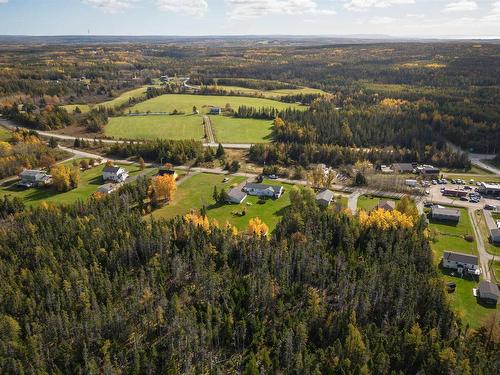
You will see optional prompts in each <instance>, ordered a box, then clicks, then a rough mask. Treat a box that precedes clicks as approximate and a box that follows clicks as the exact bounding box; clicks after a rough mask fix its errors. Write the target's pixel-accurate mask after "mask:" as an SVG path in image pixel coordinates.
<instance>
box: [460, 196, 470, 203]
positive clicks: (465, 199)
mask: <svg viewBox="0 0 500 375" xmlns="http://www.w3.org/2000/svg"><path fill="white" fill-rule="evenodd" d="M460 200H461V201H464V202H468V201H469V200H468V199H467V197H460Z"/></svg>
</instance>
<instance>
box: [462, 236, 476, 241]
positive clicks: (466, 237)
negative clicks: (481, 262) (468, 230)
mask: <svg viewBox="0 0 500 375" xmlns="http://www.w3.org/2000/svg"><path fill="white" fill-rule="evenodd" d="M464 239H465V240H466V241H467V242H474V236H473V235H472V234H466V235H465V236H464Z"/></svg>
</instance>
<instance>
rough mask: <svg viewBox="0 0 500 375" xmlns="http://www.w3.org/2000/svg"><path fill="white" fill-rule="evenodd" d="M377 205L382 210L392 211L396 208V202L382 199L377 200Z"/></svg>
mask: <svg viewBox="0 0 500 375" xmlns="http://www.w3.org/2000/svg"><path fill="white" fill-rule="evenodd" d="M377 207H378V208H381V209H383V210H387V211H392V210H394V209H395V208H396V202H394V201H389V200H385V199H383V200H380V202H378V205H377Z"/></svg>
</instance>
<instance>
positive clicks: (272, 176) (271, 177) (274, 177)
mask: <svg viewBox="0 0 500 375" xmlns="http://www.w3.org/2000/svg"><path fill="white" fill-rule="evenodd" d="M268 177H269V178H270V179H271V180H276V179H277V178H278V176H276V175H275V174H270V175H269V176H268Z"/></svg>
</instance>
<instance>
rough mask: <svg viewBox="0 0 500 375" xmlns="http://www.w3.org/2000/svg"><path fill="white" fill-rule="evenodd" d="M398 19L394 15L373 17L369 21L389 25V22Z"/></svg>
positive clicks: (372, 23) (374, 23) (373, 23)
mask: <svg viewBox="0 0 500 375" xmlns="http://www.w3.org/2000/svg"><path fill="white" fill-rule="evenodd" d="M395 21H397V20H396V19H395V18H392V17H373V18H371V19H369V20H368V23H369V24H371V25H387V24H389V23H393V22H395Z"/></svg>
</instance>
